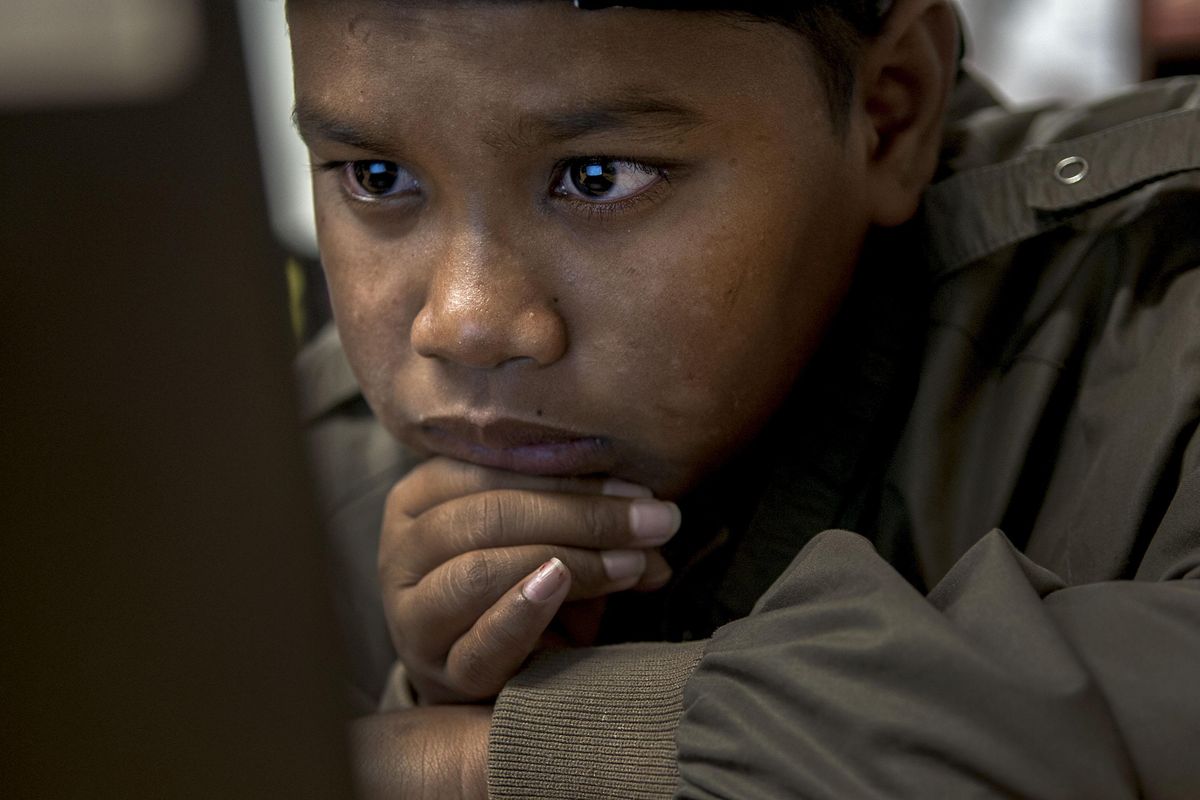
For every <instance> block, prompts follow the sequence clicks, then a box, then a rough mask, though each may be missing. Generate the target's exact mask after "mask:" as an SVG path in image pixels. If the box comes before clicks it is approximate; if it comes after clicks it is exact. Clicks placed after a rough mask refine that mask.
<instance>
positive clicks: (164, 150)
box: [0, 0, 349, 798]
mask: <svg viewBox="0 0 1200 800" xmlns="http://www.w3.org/2000/svg"><path fill="white" fill-rule="evenodd" d="M264 2H266V0H264ZM68 6H69V7H70V8H69V9H68ZM0 8H2V9H3V10H2V11H0V28H5V30H4V31H3V37H4V38H3V39H2V41H3V45H2V46H0V47H2V54H0V64H3V66H0V84H3V85H4V86H5V87H6V90H7V93H6V94H4V95H3V97H2V98H0V152H2V153H3V156H0V159H2V162H0V169H2V176H0V206H2V207H3V208H4V209H5V213H4V216H3V217H2V218H0V259H2V261H3V273H2V274H3V283H2V284H0V376H3V378H2V379H3V382H4V391H3V392H0V398H2V399H0V414H2V417H3V422H2V423H0V453H2V454H3V457H2V460H0V464H3V470H2V473H0V486H3V489H2V491H3V504H2V506H3V512H0V513H2V516H0V532H2V536H3V553H4V558H3V560H2V562H0V563H2V564H3V575H2V576H0V607H2V608H3V626H2V628H0V636H2V638H3V642H4V645H3V648H0V717H2V718H3V720H4V735H3V737H2V740H0V742H2V743H0V797H4V798H59V797H88V798H109V797H111V798H140V797H170V798H189V797H195V798H243V797H244V798H264V797H286V798H304V797H315V798H337V797H346V796H348V794H349V793H348V789H347V788H346V787H348V785H349V781H348V777H347V776H348V770H347V768H346V764H345V754H344V743H343V737H342V732H341V723H340V720H341V717H342V713H343V703H342V701H343V697H342V694H341V692H342V686H343V682H342V678H341V673H342V669H341V665H342V659H341V658H340V654H339V651H338V645H337V635H336V633H335V628H334V622H333V616H332V611H331V609H330V608H329V603H328V602H327V601H328V591H327V587H326V583H325V574H324V573H325V565H324V552H323V541H322V537H321V534H320V532H319V531H318V527H317V523H316V521H315V520H316V513H315V509H314V507H313V501H312V499H311V495H310V491H309V484H308V475H307V469H306V467H305V463H304V456H303V449H302V445H301V443H300V440H299V432H298V430H297V424H296V423H295V422H294V420H295V419H297V410H296V407H295V402H294V399H293V397H292V385H291V372H290V360H291V354H292V341H291V336H290V333H289V326H288V320H287V313H286V304H285V302H284V297H285V290H284V285H283V276H282V274H281V272H280V270H279V268H278V267H279V264H280V263H281V262H282V260H283V254H282V252H281V251H280V250H279V248H278V246H277V245H275V244H274V242H273V241H272V239H271V236H270V234H269V230H268V224H267V218H266V210H265V207H264V204H263V201H262V198H261V192H260V186H261V181H260V177H259V172H258V165H257V162H256V159H255V148H254V140H253V132H252V129H251V121H250V110H249V103H248V99H247V96H246V83H245V72H244V70H243V67H242V56H241V52H242V51H241V49H240V43H239V41H238V36H237V28H236V24H237V19H236V13H235V9H234V6H233V4H232V3H231V2H228V0H226V2H219V3H205V4H203V11H204V14H203V15H201V14H200V13H199V11H200V9H201V5H200V4H199V3H188V2H171V1H169V0H146V2H128V3H120V2H115V0H110V1H109V2H74V3H64V2H46V0H21V2H17V3H15V4H14V3H13V0H5V3H4V4H3V6H2V7H0ZM135 8H139V9H142V10H143V11H145V12H146V13H147V14H148V16H146V17H144V18H143V19H141V20H140V21H138V22H137V23H136V24H135V21H134V20H133V18H132V17H129V16H126V12H127V11H130V12H131V10H132V9H135ZM102 9H103V10H102ZM148 9H153V10H148ZM68 11H69V12H70V14H68V13H67V12H68ZM105 14H109V15H111V16H107V17H106V16H105ZM101 18H104V19H108V20H109V21H117V20H120V23H119V24H117V23H116V22H114V26H106V24H102V23H100V22H98V20H100V19H101ZM122 25H125V26H127V27H121V26H122ZM128 26H132V27H128ZM14 27H15V28H16V29H18V31H17V33H14V31H13V29H14ZM84 29H86V33H87V35H86V37H84V38H83V39H81V38H80V36H81V31H83V30H84ZM117 30H121V31H124V32H125V34H128V35H129V37H131V38H128V39H124V40H122V41H123V42H124V43H125V44H123V45H122V46H120V47H117V48H116V49H112V48H111V47H110V46H111V45H113V44H114V40H111V39H110V34H112V33H113V32H114V31H117ZM21 31H23V32H24V33H21ZM38 31H42V32H47V31H48V32H50V33H49V34H47V35H46V36H45V37H43V38H40V39H37V38H36V37H37V36H41V34H36V32H38ZM155 32H156V33H155ZM35 34H36V35H35ZM122 35H124V34H122ZM26 36H28V37H33V38H30V39H29V40H28V41H24V42H22V43H20V46H19V47H17V48H16V49H14V48H13V46H12V42H13V41H14V40H16V39H21V38H22V37H26ZM158 36H161V37H164V38H161V39H156V40H155V41H156V42H157V44H156V48H157V49H158V50H159V51H164V52H165V51H169V50H175V52H172V53H169V54H165V55H164V52H160V53H159V55H160V56H162V58H163V59H166V60H156V57H151V55H150V54H149V52H148V51H147V50H146V49H145V48H144V45H145V44H146V42H147V41H149V40H150V39H147V38H146V37H150V38H151V39H154V38H155V37H158ZM35 39H36V40H35ZM88 48H92V50H93V52H90V53H87V54H82V53H80V52H78V51H80V50H84V49H88ZM105 53H107V54H108V55H106V56H105V55H103V54H105ZM118 54H120V55H121V58H122V59H123V58H128V59H130V61H129V62H128V63H126V62H125V61H121V59H117V61H114V62H111V63H110V62H108V61H106V60H105V59H106V58H108V57H109V56H112V57H113V58H116V56H117V55H118ZM102 56H103V57H102ZM118 62H120V67H119V68H115V67H114V65H116V64H117V63H118ZM56 63H58V66H54V65H55V64H56ZM68 63H70V64H72V66H70V67H69V68H68V67H66V66H63V65H65V64H68ZM13 65H16V66H15V67H14V66H13ZM47 65H50V66H47ZM130 65H140V66H137V67H136V68H135V67H134V66H130ZM188 65H190V66H188ZM85 66H86V69H88V70H90V71H91V77H92V80H90V81H80V80H78V78H79V77H80V75H81V74H82V72H80V71H79V70H83V69H84V68H85ZM60 67H61V68H60ZM109 67H114V68H113V69H109ZM13 69H15V70H16V71H15V72H10V70H13ZM139 70H140V72H139ZM134 73H138V76H137V77H136V79H134ZM16 76H24V77H20V78H18V77H16ZM189 76H190V77H189ZM39 79H41V80H40V82H39ZM25 80H29V81H31V83H29V84H28V85H27V86H24V88H22V89H20V91H18V90H15V89H13V87H15V86H17V85H18V84H20V83H22V81H25ZM35 85H36V86H37V87H40V88H37V90H36V91H33V89H32V88H31V87H34V86H35Z"/></svg>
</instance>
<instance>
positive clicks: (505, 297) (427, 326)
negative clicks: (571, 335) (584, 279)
mask: <svg viewBox="0 0 1200 800" xmlns="http://www.w3.org/2000/svg"><path fill="white" fill-rule="evenodd" d="M456 249H457V250H458V252H457V254H455V255H453V256H452V257H451V258H448V259H446V260H445V261H443V263H442V264H441V265H440V267H439V269H437V270H436V271H435V274H434V275H433V276H432V279H431V281H430V284H429V288H428V293H427V295H426V297H425V303H424V305H423V306H422V308H421V310H420V311H419V312H418V313H417V316H416V318H415V319H414V320H413V325H412V332H411V337H412V346H413V349H414V350H415V351H416V352H417V353H418V354H420V355H422V356H425V357H427V358H438V359H441V360H443V361H447V362H452V363H455V364H460V365H463V366H467V367H473V368H478V369H490V368H493V367H498V366H501V365H503V364H507V363H509V362H517V361H529V362H532V363H534V364H537V365H538V366H548V365H550V364H553V363H554V362H555V361H558V360H559V359H560V358H562V356H563V354H564V353H565V352H566V349H567V330H566V323H565V321H564V320H563V318H562V317H561V316H560V315H559V313H558V310H557V309H556V308H555V307H554V305H555V303H554V300H553V299H552V298H550V297H547V296H545V293H544V292H541V291H539V289H538V287H537V286H536V284H535V283H534V282H533V281H531V280H530V276H528V275H527V274H525V273H524V272H523V271H522V269H521V265H520V264H519V263H517V260H516V259H513V258H512V257H511V254H508V253H503V252H496V250H495V249H494V248H487V249H484V248H481V247H479V246H475V247H469V248H456Z"/></svg>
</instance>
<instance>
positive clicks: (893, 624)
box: [489, 470, 1200, 800]
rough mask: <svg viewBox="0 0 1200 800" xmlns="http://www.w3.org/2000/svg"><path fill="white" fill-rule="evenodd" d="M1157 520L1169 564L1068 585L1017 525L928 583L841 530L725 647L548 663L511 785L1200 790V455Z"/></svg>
mask: <svg viewBox="0 0 1200 800" xmlns="http://www.w3.org/2000/svg"><path fill="white" fill-rule="evenodd" d="M1154 538H1155V544H1156V549H1157V550H1158V551H1159V552H1160V553H1165V554H1170V555H1171V558H1169V559H1166V560H1165V561H1164V563H1166V564H1167V565H1168V566H1166V567H1165V568H1164V569H1163V571H1162V572H1161V573H1160V574H1158V575H1156V576H1153V577H1154V578H1155V579H1154V580H1138V581H1125V582H1113V583H1100V584H1090V585H1083V586H1076V587H1066V586H1065V585H1064V583H1063V582H1062V581H1061V580H1060V579H1059V578H1058V577H1057V576H1055V575H1054V574H1052V573H1050V572H1048V571H1047V570H1044V569H1042V568H1040V567H1038V566H1037V565H1035V564H1033V563H1032V562H1031V561H1029V560H1028V559H1027V558H1025V557H1024V556H1023V555H1021V554H1020V553H1019V552H1017V551H1016V550H1015V549H1014V548H1013V547H1012V545H1011V544H1010V543H1009V542H1008V540H1007V539H1005V538H1004V536H1003V535H1002V534H1000V533H999V532H995V533H992V534H990V535H989V536H987V537H985V538H984V539H983V540H981V541H980V542H979V543H978V544H977V545H976V546H975V547H974V548H972V549H971V550H970V551H969V552H968V553H967V554H966V555H965V556H964V557H963V558H962V559H961V560H960V561H959V562H958V563H957V564H956V565H955V567H954V568H953V569H952V570H951V571H950V572H949V573H948V574H947V575H946V577H945V578H944V579H943V580H942V581H941V582H940V583H939V584H938V585H937V586H936V587H935V588H934V590H933V591H932V592H931V593H930V594H929V595H928V596H922V595H921V594H920V593H918V592H917V591H916V590H914V589H913V588H912V587H911V586H910V585H909V584H908V583H907V582H905V581H904V580H903V579H902V578H901V577H900V576H899V575H898V574H897V573H896V572H895V571H894V570H893V569H892V568H891V567H890V566H889V565H887V564H886V563H885V562H884V561H883V560H882V559H881V558H880V557H879V556H878V555H877V554H876V553H875V551H874V550H873V549H872V547H871V545H870V544H869V543H868V542H867V540H866V539H863V538H861V537H859V536H857V535H855V534H852V533H847V532H841V531H830V532H827V533H825V534H822V535H821V536H818V537H817V538H816V539H814V540H813V541H812V542H811V543H810V544H809V546H808V547H806V548H805V549H804V550H803V551H802V552H801V553H800V554H799V555H798V556H797V557H796V559H795V561H794V562H793V563H792V565H791V566H790V567H789V569H788V570H787V572H785V573H784V575H783V576H782V577H781V578H780V579H779V581H777V582H776V584H775V585H774V586H772V588H771V589H770V590H769V591H768V592H767V594H765V595H764V596H763V598H762V599H761V601H760V602H759V604H758V606H757V607H756V609H755V611H754V613H753V614H751V615H750V616H749V617H747V618H745V619H742V620H739V621H737V622H734V623H731V624H729V625H726V626H725V627H723V628H721V629H720V630H718V631H717V633H716V634H715V635H714V637H713V638H712V639H711V640H710V641H708V642H707V643H704V644H703V645H697V644H686V645H664V644H647V645H632V646H622V647H615V648H599V649H595V650H580V651H568V652H563V653H558V654H551V655H549V656H547V657H545V658H543V659H541V660H540V661H539V662H537V663H535V664H534V665H533V667H532V668H531V669H530V670H528V671H527V672H526V673H524V674H522V675H521V676H519V677H518V678H517V679H516V680H514V681H513V682H512V683H511V684H510V686H509V687H508V688H507V689H506V690H505V691H504V693H503V694H502V695H501V697H500V699H499V701H498V703H497V706H496V714H495V718H494V720H495V721H494V723H493V729H492V739H491V755H490V765H489V781H490V789H491V791H492V796H494V797H524V796H529V794H528V793H529V791H530V789H531V787H539V789H538V792H537V796H539V797H575V798H587V797H669V796H671V794H672V792H675V793H676V796H678V797H684V798H739V799H741V798H744V799H745V800H753V798H778V797H806V798H844V797H855V798H876V797H877V798H898V797H899V798H902V797H1024V798H1093V799H1097V800H1099V799H1101V798H1120V797H1131V798H1133V797H1148V798H1193V797H1195V796H1196V795H1197V791H1198V790H1200V758H1197V752H1200V751H1197V750H1196V743H1197V742H1200V680H1198V679H1197V676H1198V675H1200V581H1198V580H1197V578H1198V577H1200V470H1198V471H1196V472H1195V473H1193V474H1191V475H1190V476H1188V477H1187V478H1186V479H1185V480H1184V481H1183V483H1182V484H1181V486H1180V488H1179V491H1178V493H1177V495H1176V497H1175V500H1174V502H1173V503H1172V504H1171V506H1170V508H1169V511H1168V513H1167V515H1166V517H1165V518H1164V520H1163V522H1162V524H1161V526H1160V528H1159V530H1158V531H1157V533H1156V535H1155V537H1154ZM700 646H703V653H702V654H701V653H700V651H699V650H698V649H697V648H698V647H700ZM697 658H698V660H697Z"/></svg>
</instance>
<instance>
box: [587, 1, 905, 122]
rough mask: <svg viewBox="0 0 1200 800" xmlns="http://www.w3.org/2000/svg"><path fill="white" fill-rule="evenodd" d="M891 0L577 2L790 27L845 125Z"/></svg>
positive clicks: (595, 6)
mask: <svg viewBox="0 0 1200 800" xmlns="http://www.w3.org/2000/svg"><path fill="white" fill-rule="evenodd" d="M892 2H893V0H793V1H792V2H773V3H770V2H746V3H732V2H728V0H726V1H725V2H721V0H696V1H695V2H687V1H686V0H676V1H675V2H672V1H671V0H575V5H576V6H578V7H579V8H584V9H589V8H591V9H600V8H609V7H612V6H630V7H635V8H647V9H662V10H673V11H707V12H720V13H726V14H730V15H737V16H743V17H747V16H748V17H753V18H755V19H759V20H763V21H766V22H773V23H776V24H779V25H783V26H784V27H787V28H790V29H791V30H794V31H796V32H797V33H799V34H800V35H801V36H803V37H804V38H805V39H806V40H807V41H808V44H809V46H810V47H811V48H812V49H813V51H814V55H815V56H816V69H817V75H818V78H819V79H820V80H821V83H822V85H823V87H824V89H825V94H826V97H827V98H828V101H829V110H830V113H831V114H832V116H833V119H834V122H835V124H840V123H841V122H842V121H844V119H845V117H846V114H847V113H848V111H849V108H850V101H851V99H852V98H853V96H854V76H855V63H856V60H857V57H858V54H859V51H860V50H861V48H862V45H863V42H864V41H866V40H867V39H869V38H870V37H873V36H876V35H877V34H878V33H879V31H880V29H881V28H882V26H883V21H884V19H885V18H886V16H887V12H888V11H889V10H890V9H891V6H892Z"/></svg>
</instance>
